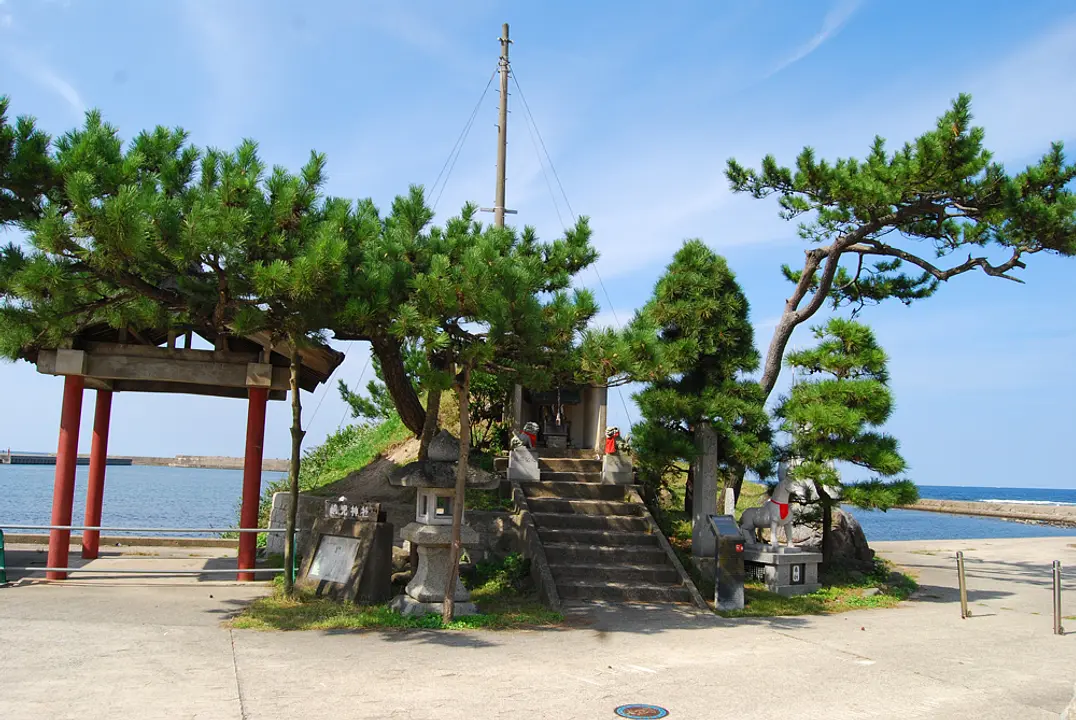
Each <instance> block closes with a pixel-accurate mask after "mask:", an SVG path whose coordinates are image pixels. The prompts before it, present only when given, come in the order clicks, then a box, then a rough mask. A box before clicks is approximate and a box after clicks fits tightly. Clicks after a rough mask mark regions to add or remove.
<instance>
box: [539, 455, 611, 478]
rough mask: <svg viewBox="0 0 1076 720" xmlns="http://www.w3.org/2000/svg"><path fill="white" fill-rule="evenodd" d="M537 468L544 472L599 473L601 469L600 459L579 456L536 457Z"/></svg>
mask: <svg viewBox="0 0 1076 720" xmlns="http://www.w3.org/2000/svg"><path fill="white" fill-rule="evenodd" d="M538 469H539V470H541V471H542V472H543V474H544V473H545V471H547V470H548V471H549V472H583V473H600V472H601V471H602V461H601V460H584V459H581V458H548V457H539V458H538Z"/></svg>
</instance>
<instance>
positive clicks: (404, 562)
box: [392, 545, 411, 573]
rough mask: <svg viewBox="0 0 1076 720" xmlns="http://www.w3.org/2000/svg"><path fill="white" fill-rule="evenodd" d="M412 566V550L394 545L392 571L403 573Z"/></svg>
mask: <svg viewBox="0 0 1076 720" xmlns="http://www.w3.org/2000/svg"><path fill="white" fill-rule="evenodd" d="M410 568H411V551H410V550H405V549H403V548H402V547H397V546H396V545H393V546H392V572H394V573H401V572H403V571H404V570H409V569H410Z"/></svg>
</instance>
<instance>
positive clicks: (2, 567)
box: [0, 451, 10, 583]
mask: <svg viewBox="0 0 1076 720" xmlns="http://www.w3.org/2000/svg"><path fill="white" fill-rule="evenodd" d="M9 452H10V451H9ZM6 582H7V551H6V550H4V531H3V530H0V583H6Z"/></svg>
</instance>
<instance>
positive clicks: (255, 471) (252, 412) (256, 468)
mask: <svg viewBox="0 0 1076 720" xmlns="http://www.w3.org/2000/svg"><path fill="white" fill-rule="evenodd" d="M248 392H249V393H250V399H249V400H248V402H247V447H246V451H245V453H244V454H243V501H242V505H241V506H240V509H239V527H240V528H256V527H258V503H259V502H260V501H261V494H262V446H263V445H264V443H265V405H266V402H267V401H268V400H269V389H268V388H250V389H249V391H248ZM257 542H258V536H257V535H256V534H255V533H239V570H240V571H242V570H252V569H253V568H254V558H255V554H256V553H257ZM253 579H254V573H252V572H240V573H239V580H253Z"/></svg>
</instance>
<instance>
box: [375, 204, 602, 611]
mask: <svg viewBox="0 0 1076 720" xmlns="http://www.w3.org/2000/svg"><path fill="white" fill-rule="evenodd" d="M418 199H420V198H416V195H415V193H414V189H413V190H412V195H411V197H410V200H412V201H415V200H418ZM401 201H402V200H401ZM476 210H477V208H475V207H474V206H473V205H468V206H465V207H464V208H463V211H462V212H461V214H460V215H459V216H458V217H455V218H452V219H450V220H449V221H448V222H447V223H446V225H445V227H444V228H438V227H434V228H431V229H430V230H429V231H428V232H420V233H418V234H415V235H408V236H406V238H404V240H405V241H406V245H403V246H402V247H401V246H399V245H397V247H391V245H392V244H396V243H400V241H401V238H399V237H395V238H394V237H392V236H391V235H386V236H384V237H385V242H386V243H388V244H389V245H390V247H386V248H384V249H382V248H378V250H377V252H378V254H380V255H385V256H389V257H392V256H396V255H399V254H402V253H404V252H407V253H409V258H411V260H412V261H411V263H410V267H411V268H412V269H413V270H414V275H413V276H412V277H411V278H409V279H408V280H407V282H406V286H407V287H408V288H409V291H410V294H409V297H408V299H407V302H406V303H405V304H403V305H402V306H401V307H400V308H399V311H398V313H397V316H396V319H395V321H394V323H393V332H394V333H395V335H396V336H397V337H398V338H400V339H401V340H403V339H407V338H415V339H418V340H419V341H420V342H421V344H422V347H423V348H424V349H425V351H426V353H427V357H428V360H429V362H428V364H427V366H426V367H427V371H426V372H427V377H426V378H424V381H423V385H424V386H428V387H432V388H444V389H447V388H448V387H451V388H452V389H454V390H455V392H456V393H457V395H458V397H459V407H460V455H459V461H458V465H457V474H456V493H455V500H454V503H453V517H452V520H453V522H452V551H451V555H450V557H451V561H450V566H451V568H452V570H451V573H450V577H449V578H448V582H447V584H446V597H445V603H444V620H445V621H446V622H448V621H450V620H451V619H452V617H453V613H454V602H453V598H452V596H453V592H454V588H455V584H456V577H457V573H458V562H459V557H460V552H461V547H460V527H461V524H462V516H463V505H464V494H465V489H466V478H467V468H468V460H469V456H470V448H471V437H470V436H471V385H472V382H473V378H474V375H475V373H476V372H490V373H496V374H498V375H499V376H500V377H501V378H504V379H507V378H512V379H515V380H517V381H520V382H525V383H526V384H528V385H530V386H532V387H538V388H541V387H542V386H543V385H544V384H548V383H550V382H551V381H552V380H553V378H554V377H556V376H557V375H558V374H559V373H561V372H563V371H564V370H565V368H567V367H570V365H571V361H570V359H569V358H572V357H574V353H575V345H576V339H577V337H578V334H579V333H580V332H581V331H582V330H583V329H584V328H585V327H586V325H587V323H588V322H589V320H590V318H591V317H593V315H594V314H595V313H596V312H597V305H596V304H595V302H594V299H593V297H592V296H591V294H590V293H589V292H587V291H584V290H575V291H574V292H572V293H569V292H568V288H569V287H570V284H571V281H572V278H573V276H574V275H575V274H576V273H578V272H579V271H580V270H581V269H583V268H585V267H586V266H587V265H589V264H590V263H592V262H593V261H594V259H595V258H596V256H597V255H596V253H595V252H594V250H593V248H592V247H591V246H590V229H589V226H588V224H587V220H586V219H585V218H583V219H581V220H580V221H579V222H578V224H577V225H576V226H575V227H574V228H572V229H570V230H568V231H567V232H566V233H565V236H564V238H562V239H560V240H557V241H554V242H552V243H541V242H539V241H538V239H537V237H536V235H535V233H534V230H533V229H531V228H526V229H524V231H523V232H522V233H517V232H516V231H515V230H514V229H511V228H496V227H485V226H483V225H482V224H481V223H479V222H477V220H476V219H475V216H476Z"/></svg>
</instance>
